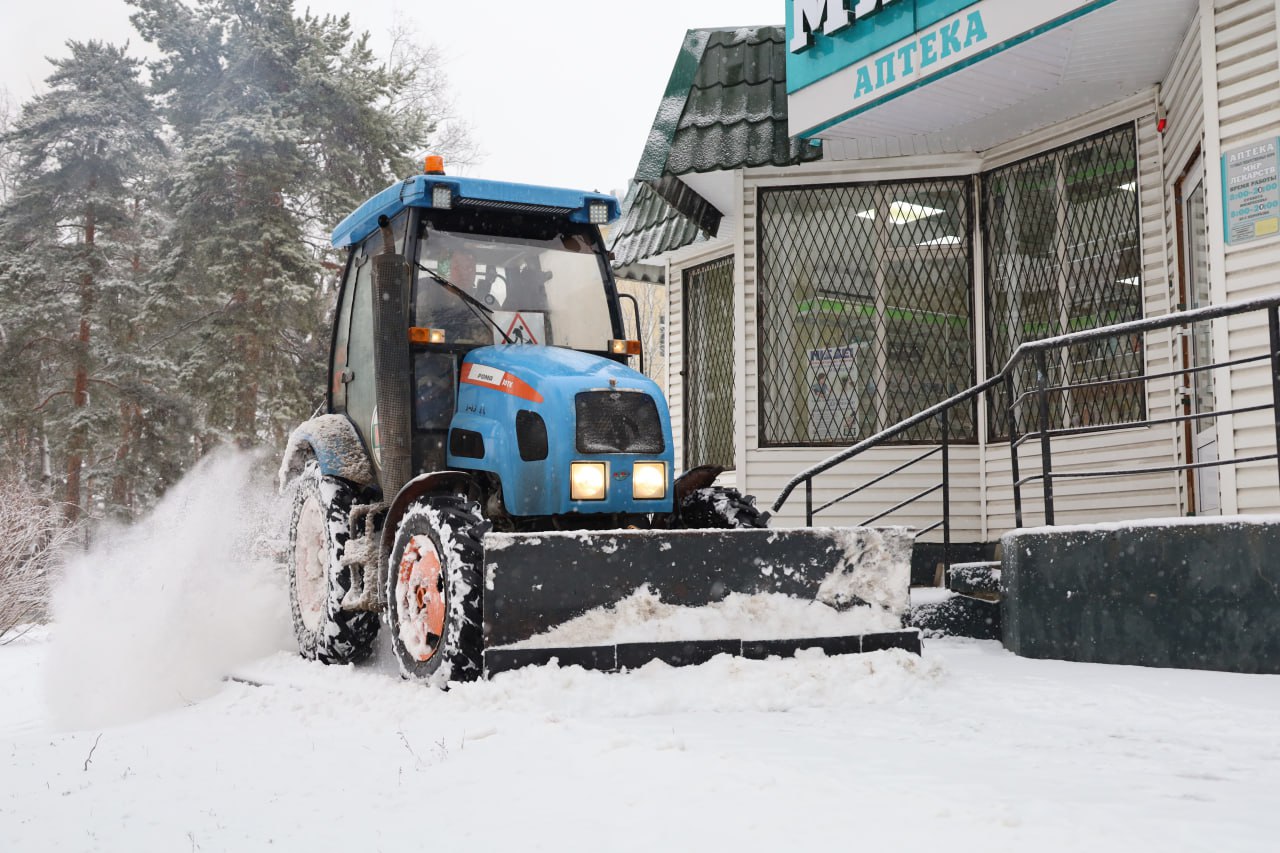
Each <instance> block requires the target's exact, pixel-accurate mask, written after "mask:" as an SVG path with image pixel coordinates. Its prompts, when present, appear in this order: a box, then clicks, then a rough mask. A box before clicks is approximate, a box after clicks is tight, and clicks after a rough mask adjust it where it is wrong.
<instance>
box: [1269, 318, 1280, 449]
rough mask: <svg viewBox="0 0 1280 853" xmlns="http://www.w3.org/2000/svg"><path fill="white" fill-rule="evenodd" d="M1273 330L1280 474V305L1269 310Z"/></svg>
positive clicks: (1274, 413)
mask: <svg viewBox="0 0 1280 853" xmlns="http://www.w3.org/2000/svg"><path fill="white" fill-rule="evenodd" d="M1267 326H1268V328H1269V329H1270V330H1271V419H1272V420H1273V421H1275V427H1276V472H1277V474H1280V307H1272V308H1270V309H1269V310H1268V311H1267Z"/></svg>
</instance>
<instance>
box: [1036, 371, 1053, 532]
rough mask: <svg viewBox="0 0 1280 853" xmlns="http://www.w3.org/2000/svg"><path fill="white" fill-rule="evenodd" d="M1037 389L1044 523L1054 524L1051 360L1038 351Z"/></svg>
mask: <svg viewBox="0 0 1280 853" xmlns="http://www.w3.org/2000/svg"><path fill="white" fill-rule="evenodd" d="M1036 388H1037V389H1038V390H1039V394H1038V396H1039V398H1040V472H1041V475H1042V477H1041V482H1042V483H1043V484H1044V523H1045V524H1047V525H1052V524H1053V457H1052V455H1051V452H1050V447H1049V360H1048V357H1047V356H1046V355H1045V351H1044V350H1042V349H1041V350H1036Z"/></svg>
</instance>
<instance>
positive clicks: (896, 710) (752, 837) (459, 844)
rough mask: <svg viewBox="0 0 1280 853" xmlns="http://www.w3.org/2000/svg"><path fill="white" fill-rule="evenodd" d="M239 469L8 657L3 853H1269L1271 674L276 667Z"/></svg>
mask: <svg viewBox="0 0 1280 853" xmlns="http://www.w3.org/2000/svg"><path fill="white" fill-rule="evenodd" d="M237 472H240V473H242V471H241V469H238V468H235V466H234V465H233V466H232V470H230V471H228V470H224V469H216V470H214V471H212V472H209V473H210V474H211V475H214V476H212V477H211V480H210V481H219V480H220V481H222V482H223V483H224V484H227V483H229V484H230V485H227V486H225V488H222V489H208V488H204V489H197V490H193V491H192V492H191V493H189V494H188V495H187V496H186V498H185V499H183V500H182V501H178V502H176V503H175V504H174V506H173V507H171V508H169V509H166V508H165V507H162V508H161V512H160V513H159V514H158V518H157V521H156V523H155V524H153V526H152V531H153V532H152V534H151V535H149V536H148V537H147V538H146V539H145V540H142V541H133V542H132V544H130V543H129V542H128V541H125V540H116V541H115V542H113V543H109V544H110V547H107V548H106V549H105V550H104V551H100V552H99V554H98V556H97V559H96V560H95V562H94V565H93V566H92V570H91V571H92V574H91V575H85V574H77V572H76V571H75V570H73V571H72V573H71V574H70V575H69V579H68V584H67V586H66V588H64V590H63V594H62V597H61V599H60V604H59V609H58V613H59V614H60V615H61V617H62V619H63V620H64V621H63V622H61V623H59V624H57V625H55V626H54V627H53V628H52V629H49V630H47V631H46V630H43V629H41V630H39V631H37V632H33V633H31V634H28V635H27V636H25V637H23V638H21V639H19V640H18V641H16V642H13V643H10V644H9V645H6V646H0V685H3V698H2V699H0V762H2V763H0V851H29V850H39V851H45V850H76V851H81V850H118V851H151V850H156V851H188V850H201V851H211V850H236V851H241V850H266V849H277V850H307V851H326V850H344V851H354V850H359V851H371V850H387V851H399V850H409V849H420V850H438V849H443V848H445V847H449V848H451V849H454V850H504V851H507V850H555V851H603V850H610V851H612V850H636V851H645V853H652V851H653V850H655V849H670V850H705V851H716V850H762V851H763V850H847V849H864V850H871V851H891V852H892V853H898V851H917V850H918V851H948V853H951V851H970V850H972V851H983V853H987V851H1001V850H1009V851H1014V850H1016V851H1071V850H1081V851H1090V853H1097V851H1146V850H1153V851H1156V850H1158V851H1162V853H1163V852H1164V851H1205V850H1220V851H1273V850H1275V849H1277V840H1276V839H1277V838H1280V810H1277V809H1276V808H1275V801H1276V792H1277V791H1280V726H1278V725H1277V723H1276V719H1277V716H1276V713H1277V712H1276V709H1277V708H1278V707H1280V677H1274V676H1242V675H1230V674H1223V673H1209V672H1191V671H1175V670H1154V669H1141V668H1131V667H1110V666H1097V665H1085V664H1070V663H1062V662H1055V661H1032V660H1024V659H1021V658H1018V657H1016V656H1014V655H1011V654H1009V653H1007V652H1005V651H1004V650H1003V649H1002V648H1001V647H1000V646H999V645H998V644H996V643H989V642H966V641H957V640H947V641H927V642H926V646H925V650H924V655H923V657H920V658H917V657H913V656H910V655H907V654H904V653H901V652H883V653H876V654H872V655H865V656H856V657H845V658H829V659H828V658H822V657H820V656H813V655H811V656H806V657H802V658H801V659H798V660H794V661H777V660H774V661H766V662H749V661H742V660H735V659H730V658H718V659H716V660H714V661H712V662H711V663H709V664H707V665H705V666H701V667H692V668H687V669H670V668H667V667H665V666H663V665H661V664H651V665H649V666H648V667H646V668H644V669H642V670H639V671H636V672H632V673H629V674H625V675H613V676H609V675H601V674H594V673H586V672H583V671H581V670H573V669H568V670H560V669H555V668H541V669H532V670H524V671H521V672H515V673H508V674H505V675H502V676H499V677H497V678H496V679H494V680H493V681H492V682H489V683H479V684H471V685H464V686H461V687H458V688H455V689H453V690H451V691H449V692H439V691H435V690H432V689H429V688H424V687H421V686H418V685H413V684H407V683H403V682H401V681H400V680H399V679H398V678H394V677H391V676H388V675H386V674H383V673H380V672H377V671H372V670H361V669H351V668H326V667H323V666H319V665H316V664H309V663H306V662H303V661H301V660H299V659H298V658H297V657H296V656H295V655H293V654H290V653H288V652H286V651H273V649H281V648H283V647H284V646H286V645H287V642H288V636H287V625H286V623H285V620H284V617H283V612H284V606H285V605H284V596H283V592H282V591H281V590H280V588H279V586H278V585H273V584H271V583H266V582H263V579H262V578H261V577H259V576H257V575H255V574H254V573H253V572H252V571H249V570H247V569H245V568H244V566H243V565H241V564H240V563H229V562H225V561H224V559H223V557H224V556H225V555H222V554H221V552H220V551H219V550H218V549H219V548H228V547H231V546H232V545H234V542H231V541H230V540H233V539H234V537H230V539H228V537H218V536H214V535H212V533H211V534H210V535H209V536H207V537H205V536H204V535H203V534H202V533H200V532H199V531H195V532H193V531H192V530H191V525H190V523H189V522H190V519H192V518H200V517H203V516H204V515H205V514H207V512H208V510H209V507H208V506H207V505H206V504H205V502H210V501H211V502H213V504H215V505H216V506H218V507H222V508H223V509H224V511H225V508H227V507H231V506H240V507H245V508H248V509H250V510H251V511H252V513H251V514H255V515H260V514H262V513H263V512H264V510H263V509H262V508H261V506H257V505H255V503H254V502H253V501H251V500H246V499H245V495H244V493H243V490H241V492H237V493H236V494H238V495H239V498H238V499H236V500H232V499H231V498H232V497H235V495H231V496H228V494H227V493H226V491H225V489H226V488H231V489H232V491H233V492H235V489H236V488H237V487H235V485H234V483H235V477H236V476H237V475H238V473H237ZM255 507H256V508H255ZM166 512H168V513H170V514H169V515H166ZM166 518H171V519H187V520H188V524H186V525H179V526H180V527H181V528H182V536H183V541H184V542H186V543H187V545H188V546H189V547H187V548H186V549H177V550H174V549H172V548H168V549H166V548H162V547H158V546H159V544H160V543H162V542H164V541H165V534H164V532H163V531H164V530H165V529H166V527H165V519H166ZM216 528H217V525H209V530H210V531H214V530H216ZM153 553H157V554H166V555H167V562H166V561H164V560H151V559H150V558H149V557H148V555H149V554H153ZM175 561H176V562H177V563H178V565H177V566H175V565H174V563H175ZM153 563H154V564H155V565H156V566H161V565H163V576H164V578H165V579H164V580H161V579H158V578H157V576H156V575H155V574H154V573H153V569H152V568H151V566H152V564H153ZM159 570H160V569H155V571H159ZM83 571H89V570H88V569H83ZM121 573H124V574H127V575H128V577H130V578H135V579H136V580H135V581H134V583H133V585H132V586H129V585H128V584H124V583H121V582H117V583H112V582H111V581H112V579H113V578H115V579H117V580H118V579H119V577H120V575H121ZM211 577H216V578H222V579H223V581H222V582H218V583H215V582H212V581H210V578H211ZM122 586H123V587H124V588H125V591H126V593H127V594H121V592H120V588H121V587H122ZM229 601H230V602H237V603H238V604H239V606H240V609H239V610H238V611H227V610H224V609H222V608H224V607H225V606H227V602H229ZM199 602H207V603H208V604H209V605H210V607H209V608H201V607H200V606H198V603H199ZM273 613H275V614H277V615H276V616H275V617H273V616H271V614H273ZM71 621H74V623H75V624H74V627H72V625H71ZM184 662H185V663H184ZM227 669H234V670H236V671H237V672H239V673H241V674H242V675H244V676H246V677H249V678H253V679H255V680H258V681H260V682H263V684H262V686H253V685H250V684H245V683H240V682H229V683H228V682H223V681H221V680H220V679H219V677H218V675H219V673H220V672H221V671H224V670H227Z"/></svg>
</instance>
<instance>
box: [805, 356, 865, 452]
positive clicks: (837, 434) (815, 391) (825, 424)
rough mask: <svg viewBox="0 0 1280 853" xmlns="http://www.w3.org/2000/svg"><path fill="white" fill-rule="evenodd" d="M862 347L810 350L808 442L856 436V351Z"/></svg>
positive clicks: (834, 440)
mask: <svg viewBox="0 0 1280 853" xmlns="http://www.w3.org/2000/svg"><path fill="white" fill-rule="evenodd" d="M864 346H865V344H850V345H848V346H843V347H826V348H823V349H811V350H809V370H808V383H809V440H810V441H832V442H843V441H847V440H851V439H855V438H857V437H858V352H859V351H860V350H861V349H862V347H864Z"/></svg>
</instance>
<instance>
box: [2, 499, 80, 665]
mask: <svg viewBox="0 0 1280 853" xmlns="http://www.w3.org/2000/svg"><path fill="white" fill-rule="evenodd" d="M74 532H75V528H74V527H72V526H70V525H68V524H67V523H66V520H65V519H64V518H63V514H62V508H61V506H59V505H58V504H56V503H54V502H52V501H50V500H49V499H48V498H47V497H45V496H44V495H42V494H40V493H39V492H38V491H36V490H35V489H34V488H33V487H31V486H30V485H27V484H25V483H18V482H13V481H9V480H3V479H0V642H3V641H4V639H5V637H6V636H7V635H8V634H9V633H11V632H12V631H14V629H16V628H18V627H19V626H21V625H26V624H30V623H32V622H40V621H43V620H44V619H45V617H46V608H47V605H48V602H49V592H50V590H51V589H52V587H53V579H54V574H55V571H56V569H57V566H58V561H59V559H60V557H61V555H62V552H63V550H64V549H65V548H66V547H67V545H68V544H70V542H71V539H72V537H73V535H74Z"/></svg>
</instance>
